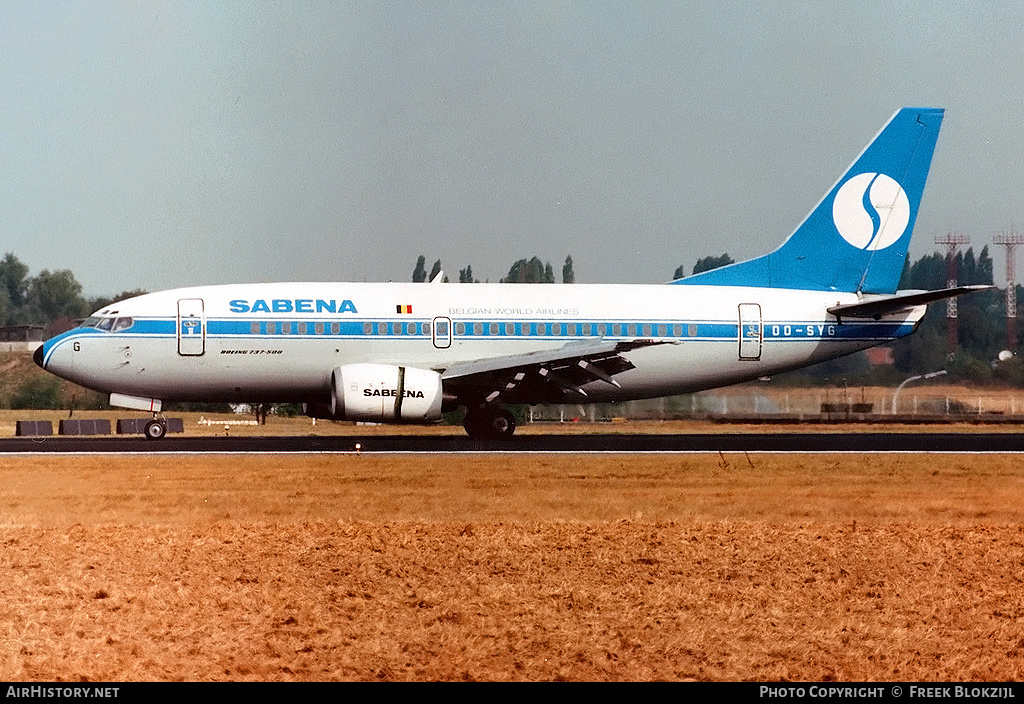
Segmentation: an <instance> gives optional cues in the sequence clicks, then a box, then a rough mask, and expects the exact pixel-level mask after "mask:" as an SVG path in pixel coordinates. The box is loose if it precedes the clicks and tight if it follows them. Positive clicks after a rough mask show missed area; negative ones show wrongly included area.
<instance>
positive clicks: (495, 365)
mask: <svg viewBox="0 0 1024 704" xmlns="http://www.w3.org/2000/svg"><path fill="white" fill-rule="evenodd" d="M661 344H671V342H669V341H667V340H666V341H660V340H646V339H639V340H628V341H619V342H615V341H609V340H603V339H599V340H584V341H581V342H570V343H568V344H566V345H563V346H562V347H559V348H558V349H554V350H541V351H538V352H525V353H523V354H512V355H505V356H501V357H487V358H484V359H476V360H469V361H465V362H456V363H454V364H452V365H450V366H448V367H445V368H438V369H435V371H438V372H440V374H441V381H442V383H443V384H444V390H445V393H446V394H449V393H450V394H454V395H456V396H458V397H459V398H460V400H464V401H465V400H467V399H469V400H470V402H472V401H476V402H481V401H486V402H488V403H491V402H494V401H499V400H500V401H501V402H502V403H564V402H565V401H566V400H567V399H566V398H565V397H566V395H570V396H576V398H572V399H571V400H580V399H579V396H582V397H584V398H585V397H586V396H587V393H586V392H585V391H584V390H583V389H582V388H581V387H582V386H583V385H584V384H588V383H590V382H592V381H603V382H605V383H607V384H611V385H612V386H615V387H618V386H619V384H618V382H617V381H615V375H616V374H619V373H621V372H624V371H627V370H629V369H632V368H633V364H632V363H631V362H630V361H629V360H627V359H626V358H625V357H623V356H622V353H623V352H628V351H629V350H634V349H637V348H640V347H648V346H650V345H661ZM499 397H500V398H499Z"/></svg>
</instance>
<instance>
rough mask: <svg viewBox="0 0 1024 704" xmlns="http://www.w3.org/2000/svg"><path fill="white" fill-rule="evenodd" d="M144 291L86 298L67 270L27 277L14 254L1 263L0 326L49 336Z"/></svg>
mask: <svg viewBox="0 0 1024 704" xmlns="http://www.w3.org/2000/svg"><path fill="white" fill-rule="evenodd" d="M143 293H146V291H142V290H135V291H123V292H121V293H119V294H117V295H115V296H111V297H106V296H100V297H97V298H86V297H85V296H83V295H82V285H81V284H80V283H78V280H77V279H75V275H74V274H73V273H72V272H71V270H70V269H58V270H56V271H50V270H49V269H43V270H42V271H41V272H39V273H38V274H36V275H35V276H29V268H28V266H27V265H26V264H25V263H24V262H22V261H21V260H20V259H18V257H17V256H15V255H14V254H13V253H11V252H8V253H7V254H5V255H4V257H3V259H0V324H2V325H3V326H17V325H43V326H45V327H47V328H50V332H54V333H55V332H60V331H61V330H60V329H58V328H61V329H67V328H68V327H71V324H72V322H73V321H75V320H78V319H80V318H83V317H85V316H86V315H88V314H89V313H91V312H92V311H94V310H98V309H100V308H102V307H104V306H106V305H109V304H111V303H113V302H115V301H120V300H124V299H125V298H131V297H132V296H139V295H142V294H143Z"/></svg>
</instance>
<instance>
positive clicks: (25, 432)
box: [14, 420, 53, 437]
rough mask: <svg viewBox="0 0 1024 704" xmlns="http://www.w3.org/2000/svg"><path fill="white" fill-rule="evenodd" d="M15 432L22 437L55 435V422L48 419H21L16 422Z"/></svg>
mask: <svg viewBox="0 0 1024 704" xmlns="http://www.w3.org/2000/svg"><path fill="white" fill-rule="evenodd" d="M14 434H15V435H17V436H21V437H27V436H30V435H53V423H51V422H50V421H48V420H19V421H17V422H16V423H15V426H14Z"/></svg>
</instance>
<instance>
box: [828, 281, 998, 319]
mask: <svg viewBox="0 0 1024 704" xmlns="http://www.w3.org/2000/svg"><path fill="white" fill-rule="evenodd" d="M990 288H992V286H985V285H981V286H955V287H953V288H944V289H939V290H937V291H903V292H898V293H894V294H892V295H890V296H870V297H869V296H865V297H864V299H863V300H861V301H858V302H857V303H846V304H842V305H836V306H832V307H831V308H829V309H828V312H829V313H831V314H832V315H834V316H836V317H837V318H840V319H842V318H875V319H878V318H880V317H882V316H883V315H889V314H890V313H899V312H902V311H907V310H910V309H911V308H914V307H915V306H920V305H924V304H926V303H933V302H935V301H941V300H943V299H946V298H952V297H953V296H962V295H963V294H965V293H975V292H976V291H984V290H986V289H990Z"/></svg>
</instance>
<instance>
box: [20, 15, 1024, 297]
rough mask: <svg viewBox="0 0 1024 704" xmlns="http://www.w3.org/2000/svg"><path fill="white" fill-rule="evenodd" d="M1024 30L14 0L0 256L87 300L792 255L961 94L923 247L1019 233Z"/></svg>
mask: <svg viewBox="0 0 1024 704" xmlns="http://www.w3.org/2000/svg"><path fill="white" fill-rule="evenodd" d="M1022 34H1024V5H1018V4H1017V3H1010V2H1005V1H1002V0H1000V1H998V2H970V3H961V2H948V3H947V2H940V1H937V0H930V1H927V2H925V1H918V2H915V1H907V0H903V1H901V2H891V3H890V2H870V1H869V2H863V1H862V2H839V3H834V2H824V1H822V0H813V1H811V2H792V1H789V0H775V1H774V2H771V3H751V2H708V1H707V0H702V1H701V2H694V3H686V2H679V1H673V2H649V1H645V2H600V1H596V0H587V1H582V0H581V1H578V2H574V1H570V0H565V1H562V2H558V1H554V0H545V1H543V2H530V1H519V2H492V1H487V0H483V1H479V0H477V1H467V2H400V1H396V0H391V1H388V2H369V1H360V2H340V1H337V0H331V1H329V2H323V3H319V2H312V1H311V0H299V1H298V2H294V3H290V2H242V1H241V0H227V1H224V2H197V1H196V0H186V1H184V2H171V1H169V0H168V1H166V2H138V1H133V2H117V1H114V0H107V1H98V0H97V1H93V2H74V1H72V2H39V3H26V2H23V1H22V0H0V105H2V108H0V162H2V172H0V253H2V252H6V251H11V252H14V253H15V254H16V255H17V256H18V257H20V258H21V259H22V260H23V261H24V262H25V263H26V264H28V265H29V267H30V269H31V272H32V273H33V274H35V273H38V272H39V271H40V270H42V269H44V268H49V269H65V268H67V269H71V270H72V271H73V272H74V273H75V275H76V276H77V278H78V280H79V281H80V282H81V283H82V284H83V286H84V288H85V293H86V294H87V295H101V294H108V293H116V292H118V291H121V290H124V289H134V288H147V289H150V290H156V289H160V288H169V287H173V286H179V285H193V284H203V283H231V282H243V281H273V280H338V281H345V280H353V281H378V280H395V281H408V280H410V279H411V275H412V270H413V267H414V265H415V262H416V257H417V256H418V255H419V254H424V255H426V257H427V265H428V267H429V265H430V264H431V263H433V261H434V260H435V259H438V258H440V259H441V261H442V263H443V265H444V268H445V270H446V271H447V272H448V273H449V274H450V276H451V277H452V278H453V279H456V278H457V276H458V270H459V269H460V268H461V267H464V266H466V264H471V265H472V266H473V272H474V274H475V275H476V276H477V277H478V278H480V279H490V280H491V281H497V280H498V279H499V278H501V277H502V276H504V275H505V274H507V273H508V268H509V266H510V265H511V263H512V262H513V261H515V260H516V259H520V258H523V257H531V256H534V255H537V256H540V257H541V259H543V260H545V261H550V262H551V263H552V266H553V267H554V269H555V271H556V272H560V270H561V265H562V262H563V261H564V259H565V256H566V255H567V254H571V255H572V258H573V261H574V262H575V270H576V280H577V281H578V282H581V283H582V282H588V283H594V282H613V283H620V282H661V281H665V280H668V279H670V278H671V276H672V272H673V271H674V269H675V268H676V266H678V265H679V264H684V265H685V266H686V267H687V270H689V269H690V268H691V267H692V266H693V263H694V261H696V259H697V258H698V257H702V256H705V255H709V254H716V255H717V254H721V253H722V252H728V253H729V254H730V255H732V256H733V257H734V258H736V259H745V258H749V257H752V256H756V255H759V254H762V253H764V252H767V251H769V250H770V249H773V248H774V247H775V246H777V245H778V244H779V243H781V242H782V241H783V239H785V237H786V236H788V235H789V233H790V232H791V231H792V230H793V228H794V227H795V226H796V225H797V224H798V223H799V222H800V220H801V219H802V218H803V216H804V215H805V214H806V213H807V211H808V210H810V208H811V207H812V206H813V205H814V204H815V203H816V202H817V201H818V199H819V198H820V197H821V195H822V194H823V193H824V191H825V189H826V188H828V187H829V186H830V185H831V184H832V183H833V182H834V180H835V179H836V178H837V177H838V176H839V174H840V173H841V172H842V170H843V169H845V167H846V166H847V165H848V164H849V163H850V162H851V161H852V160H853V158H854V157H855V156H856V155H857V154H858V153H859V152H860V150H861V149H862V148H863V147H864V146H865V145H866V144H867V142H868V141H869V140H870V139H871V137H872V136H874V134H875V133H876V132H877V131H878V129H880V128H881V126H882V125H883V124H884V123H885V121H886V120H887V119H888V118H889V116H890V115H891V114H892V113H893V112H894V111H895V110H896V109H898V108H900V107H903V106H907V105H914V106H928V107H943V108H946V119H945V122H944V124H943V127H942V132H941V133H940V137H939V145H938V149H937V151H936V155H935V160H934V162H933V165H932V176H931V179H930V181H929V184H928V188H927V189H926V191H925V200H924V204H923V207H922V210H921V214H920V217H919V219H918V222H917V227H916V231H915V232H916V234H915V240H914V245H913V246H912V252H913V254H914V256H915V257H917V256H920V255H921V254H926V253H930V252H932V251H935V250H936V245H935V244H934V238H935V236H936V235H943V234H946V233H948V232H953V231H956V232H962V233H964V234H967V235H969V236H970V237H971V238H972V240H973V244H974V246H975V250H976V251H978V250H980V249H981V247H982V246H984V245H985V244H990V243H991V241H992V236H993V234H995V233H996V232H999V231H1004V230H1008V229H1010V228H1013V227H1016V228H1017V229H1018V231H1019V232H1024V198H1022V194H1024V172H1022V171H1024V110H1022V108H1024V41H1022ZM991 249H992V251H993V258H994V260H995V264H996V269H997V271H1001V270H1002V268H1003V250H1002V248H995V247H992V248H991ZM1021 259H1022V258H1021V257H1018V261H1021ZM1021 277H1024V271H1022V272H1021V274H1020V275H1019V276H1018V279H1020V278H1021Z"/></svg>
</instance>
